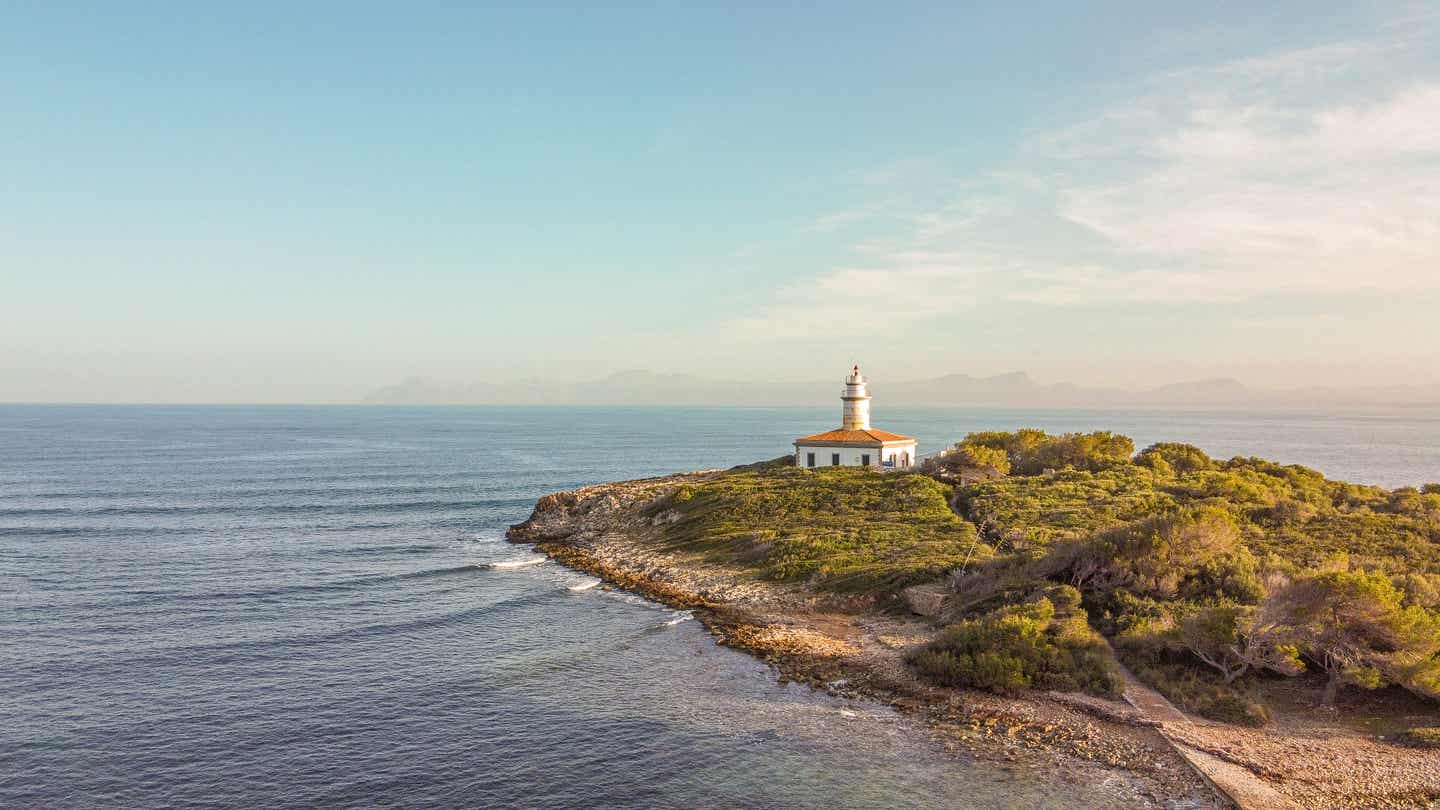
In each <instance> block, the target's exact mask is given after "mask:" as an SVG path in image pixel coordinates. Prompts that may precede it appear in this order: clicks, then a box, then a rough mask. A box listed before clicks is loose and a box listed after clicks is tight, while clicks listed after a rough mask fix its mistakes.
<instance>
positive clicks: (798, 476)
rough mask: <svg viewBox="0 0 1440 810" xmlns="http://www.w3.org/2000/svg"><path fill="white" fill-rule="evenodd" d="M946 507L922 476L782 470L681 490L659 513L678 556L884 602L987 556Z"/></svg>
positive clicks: (761, 469)
mask: <svg viewBox="0 0 1440 810" xmlns="http://www.w3.org/2000/svg"><path fill="white" fill-rule="evenodd" d="M949 497H950V488H949V487H947V486H945V485H943V484H941V483H939V482H937V481H935V480H934V479H932V478H930V477H928V476H925V475H919V474H883V473H880V472H876V471H873V470H867V469H860V468H856V467H826V468H820V469H815V470H808V469H799V468H796V467H794V466H791V465H790V464H788V463H786V462H785V461H776V462H769V463H766V464H760V465H754V466H752V467H747V468H740V469H737V470H734V471H732V472H730V473H728V474H726V475H724V476H721V477H719V478H716V479H714V480H712V481H708V482H706V483H703V484H698V485H687V486H684V487H682V488H681V489H680V490H678V491H677V492H676V493H675V494H674V495H672V496H671V497H670V498H669V499H668V500H667V501H666V502H664V503H661V504H657V505H656V506H655V507H654V511H655V513H656V515H657V516H659V517H660V518H661V519H660V520H659V522H660V523H661V524H662V525H663V526H664V535H665V540H666V542H667V543H669V544H670V545H671V546H672V547H675V548H687V549H692V550H695V551H698V552H701V553H704V554H706V555H707V556H709V557H711V558H713V559H719V560H724V561H727V562H732V563H738V564H742V565H745V566H748V567H751V568H753V569H755V571H756V572H757V573H758V574H759V575H760V576H763V577H765V578H767V579H772V580H779V581H802V580H803V581H808V582H810V583H812V584H813V585H814V586H815V587H818V588H822V589H828V590H840V591H852V592H854V591H865V592H880V593H887V594H888V593H893V592H894V591H896V590H898V589H900V588H903V587H905V586H907V585H912V584H916V583H920V582H928V581H934V580H937V579H941V578H943V577H944V576H945V575H946V574H947V573H948V572H950V571H952V570H955V569H956V568H959V567H961V566H963V565H964V564H965V563H966V561H967V560H969V561H974V560H977V559H981V558H983V557H984V556H987V555H988V554H989V548H988V547H986V546H984V545H983V544H981V543H979V542H978V538H977V535H976V531H975V527H974V526H973V525H971V524H970V523H968V522H966V521H965V520H964V519H962V518H960V517H959V516H958V515H956V514H955V512H954V510H952V509H951V508H950V504H949ZM666 513H670V514H669V516H668V519H667V517H666Z"/></svg>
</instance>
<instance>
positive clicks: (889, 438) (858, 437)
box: [795, 428, 915, 444]
mask: <svg viewBox="0 0 1440 810" xmlns="http://www.w3.org/2000/svg"><path fill="white" fill-rule="evenodd" d="M913 441H915V440H914V439H912V438H910V437H909V436H901V435H900V434H898V433H889V432H887V431H884V430H875V429H873V428H872V429H870V430H846V429H845V428H840V429H839V430H827V431H825V432H824V433H816V434H815V435H814V436H801V437H800V438H798V439H796V440H795V444H830V443H840V442H844V443H846V444H885V443H887V442H913Z"/></svg>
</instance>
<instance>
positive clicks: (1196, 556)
mask: <svg viewBox="0 0 1440 810" xmlns="http://www.w3.org/2000/svg"><path fill="white" fill-rule="evenodd" d="M952 505H953V506H954V507H956V508H952ZM957 508H958V511H959V513H960V514H958V515H957V513H956V509H957ZM652 509H653V513H652V515H653V518H654V520H655V523H656V525H658V526H661V527H662V531H663V534H664V540H665V542H666V543H668V544H669V545H670V546H671V547H674V548H685V549H690V550H693V551H696V552H697V553H700V554H702V555H705V556H707V557H709V558H711V559H716V560H721V561H725V562H729V563H733V564H739V565H742V566H745V567H749V568H751V569H753V570H754V571H755V572H756V574H757V575H758V576H761V577H764V578H768V579H772V580H779V581H791V582H799V581H803V582H807V583H809V584H810V585H812V586H813V587H816V588H820V589H828V590H836V591H849V592H864V593H869V594H874V595H876V596H893V595H894V594H895V593H896V592H897V591H899V590H900V589H902V588H904V587H905V586H908V585H912V584H917V583H923V582H936V581H946V582H948V583H949V584H950V597H949V599H948V600H947V602H946V610H947V616H946V618H945V621H947V622H948V623H949V624H948V626H947V627H946V629H944V630H943V632H942V633H941V634H940V635H939V636H938V637H937V638H936V640H935V641H934V642H933V643H931V644H929V645H927V646H925V647H924V648H923V649H919V650H916V651H915V652H914V653H912V655H911V656H910V659H909V660H910V663H911V665H912V666H913V667H914V669H915V670H916V671H917V672H918V673H920V674H921V675H922V676H923V677H925V678H927V679H929V680H932V681H933V682H935V683H938V684H943V685H952V686H965V687H973V688H981V689H990V690H994V691H997V692H1014V691H1016V690H1020V689H1031V688H1036V689H1079V690H1086V691H1090V692H1095V693H1100V694H1106V693H1111V692H1113V691H1114V690H1115V689H1116V688H1117V686H1116V685H1117V683H1118V679H1117V678H1116V676H1115V669H1114V662H1113V654H1112V653H1111V648H1112V646H1113V649H1114V650H1115V651H1116V652H1117V653H1118V654H1119V656H1120V659H1121V660H1123V661H1124V662H1126V663H1127V664H1128V665H1129V666H1130V667H1131V668H1132V669H1133V671H1135V672H1136V674H1137V675H1138V676H1140V677H1141V678H1142V679H1144V680H1146V681H1147V682H1149V683H1150V684H1152V685H1153V686H1155V687H1156V688H1157V689H1159V690H1160V691H1161V692H1162V693H1164V694H1166V695H1167V696H1169V697H1170V698H1171V700H1173V701H1174V702H1176V703H1178V704H1180V705H1181V706H1183V707H1184V708H1186V709H1188V710H1189V711H1192V712H1195V713H1197V714H1201V715H1204V716H1207V717H1212V718H1215V719H1220V720H1225V721H1228V722H1235V723H1243V724H1249V725H1258V724H1262V723H1264V722H1265V721H1266V719H1267V716H1268V715H1267V712H1266V710H1265V708H1264V707H1263V706H1261V705H1260V704H1259V703H1258V702H1257V701H1256V700H1255V698H1254V697H1253V695H1254V694H1255V690H1254V685H1255V683H1256V680H1257V679H1259V678H1285V677H1295V676H1300V675H1305V674H1307V673H1308V674H1309V676H1310V677H1312V678H1314V679H1315V680H1316V682H1317V684H1318V685H1320V686H1321V689H1320V691H1319V694H1318V695H1317V697H1319V698H1320V700H1322V701H1323V702H1325V703H1333V702H1334V701H1335V700H1336V698H1337V696H1338V694H1339V693H1340V691H1341V690H1347V689H1351V690H1353V689H1358V690H1373V689H1380V688H1386V687H1397V688H1402V689H1405V690H1408V691H1410V692H1412V693H1414V694H1416V695H1419V696H1422V697H1424V698H1428V699H1432V700H1440V485H1435V484H1429V485H1426V486H1424V487H1420V488H1411V487H1407V488H1401V489H1397V490H1393V491H1391V490H1385V489H1382V488H1379V487H1372V486H1362V485H1357V484H1349V483H1345V482H1341V481H1332V480H1329V479H1326V478H1325V477H1324V476H1323V475H1321V474H1320V473H1318V472H1316V471H1314V470H1311V469H1307V468H1305V467H1301V466H1296V465H1281V464H1276V463H1274V462H1270V461H1266V460H1264V459H1258V458H1243V457H1241V458H1233V459H1230V460H1228V461H1221V460H1216V459H1212V458H1210V457H1209V456H1208V455H1206V454H1205V453H1204V452H1202V451H1201V450H1199V449H1198V448H1196V447H1192V446H1190V445H1186V444H1177V443H1163V444H1156V445H1153V446H1151V447H1147V448H1145V449H1143V450H1141V451H1140V452H1139V453H1138V454H1137V453H1136V452H1135V447H1134V444H1133V443H1132V442H1131V440H1130V439H1129V438H1127V437H1125V436H1121V435H1118V434H1113V433H1105V432H1099V433H1087V434H1066V435H1062V436H1052V435H1049V434H1046V433H1044V432H1043V431H1039V430H1021V431H1017V432H1014V433H999V432H986V433H976V434H972V435H971V436H969V437H967V438H966V439H965V440H964V441H962V442H960V443H959V444H957V445H956V446H955V447H954V448H951V449H950V450H949V451H947V452H945V453H943V454H941V455H940V456H938V457H937V458H935V459H933V460H932V461H931V462H929V463H928V464H927V465H926V466H925V467H923V468H922V469H921V470H920V471H919V472H917V473H891V474H882V473H879V472H876V471H872V470H864V469H858V468H853V467H832V468H823V469H817V470H811V469H798V468H796V467H794V466H793V465H792V464H790V463H789V462H788V459H778V460H776V461H774V462H768V463H765V464H759V465H753V466H751V467H746V468H737V469H736V470H733V471H730V472H729V473H727V474H725V475H722V476H718V477H715V478H713V479H710V480H707V481H705V482H703V483H698V484H691V485H686V486H684V487H681V488H680V489H679V490H678V491H676V492H675V493H674V494H673V495H672V496H670V497H669V498H668V499H666V500H665V501H663V502H661V503H657V504H655V505H654V506H653V507H652ZM1107 638H1108V640H1109V642H1108V643H1107V640H1106V639H1107ZM1422 736H1423V735H1422Z"/></svg>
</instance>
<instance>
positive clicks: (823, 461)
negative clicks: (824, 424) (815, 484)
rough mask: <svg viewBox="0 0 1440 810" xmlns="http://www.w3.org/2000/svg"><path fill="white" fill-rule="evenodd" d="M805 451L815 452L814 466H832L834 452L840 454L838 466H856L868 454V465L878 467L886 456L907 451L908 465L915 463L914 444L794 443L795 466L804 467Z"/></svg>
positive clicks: (896, 455) (891, 456)
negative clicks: (849, 444)
mask: <svg viewBox="0 0 1440 810" xmlns="http://www.w3.org/2000/svg"><path fill="white" fill-rule="evenodd" d="M806 453H814V454H815V466H816V467H829V466H832V465H831V461H830V459H831V454H834V453H839V454H840V466H842V467H858V466H860V458H861V456H866V455H868V456H870V466H871V467H877V468H878V467H879V466H880V465H881V463H882V462H883V461H884V460H885V459H886V458H895V457H898V456H899V455H901V454H902V453H909V454H910V465H911V466H914V465H915V447H914V445H907V446H900V447H885V448H880V447H825V446H823V445H796V446H795V466H797V467H805V466H807V465H806V463H805V454H806ZM896 469H903V468H902V467H899V466H897V467H896Z"/></svg>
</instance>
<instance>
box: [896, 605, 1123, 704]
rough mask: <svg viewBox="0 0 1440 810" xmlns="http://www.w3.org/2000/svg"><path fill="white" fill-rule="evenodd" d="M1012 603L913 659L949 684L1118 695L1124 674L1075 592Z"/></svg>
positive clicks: (949, 631)
mask: <svg viewBox="0 0 1440 810" xmlns="http://www.w3.org/2000/svg"><path fill="white" fill-rule="evenodd" d="M1053 593H1054V596H1055V597H1056V600H1057V601H1059V602H1060V603H1061V604H1062V605H1063V610H1062V611H1060V612H1057V610H1056V603H1055V602H1052V601H1051V599H1049V598H1047V597H1043V596H1042V597H1038V598H1035V599H1033V600H1032V601H1029V602H1024V603H1021V604H1017V605H1010V606H1006V607H1002V608H999V609H997V610H994V611H991V612H990V613H987V614H985V615H984V616H981V617H979V618H976V619H968V620H966V621H962V622H960V623H958V624H953V625H951V626H950V627H948V628H946V629H945V631H944V632H943V633H941V634H940V637H939V638H937V639H936V640H935V641H934V642H932V643H931V644H930V645H929V646H927V647H926V648H924V649H922V650H920V651H918V652H916V653H914V654H913V655H911V657H910V664H911V665H912V666H913V667H914V668H915V669H916V671H917V672H919V673H920V675H922V676H923V677H925V678H928V679H929V680H931V681H933V682H935V683H938V684H940V685H942V686H956V687H969V688H973V689H985V690H988V691H992V692H999V693H1001V694H1014V693H1016V692H1019V691H1021V690H1024V689H1028V688H1035V689H1056V690H1063V691H1076V690H1084V691H1088V692H1094V693H1097V694H1106V695H1113V694H1116V693H1117V692H1118V691H1119V688H1120V679H1119V677H1118V676H1117V674H1116V672H1115V669H1114V666H1113V664H1112V663H1111V661H1110V658H1109V655H1108V652H1107V650H1106V647H1105V644H1104V642H1103V641H1102V640H1101V639H1100V638H1099V636H1097V635H1096V634H1095V632H1094V631H1093V630H1091V629H1090V628H1089V625H1088V624H1087V622H1086V619H1085V613H1084V611H1083V610H1082V609H1081V608H1080V607H1079V600H1078V594H1075V593H1074V592H1073V589H1071V590H1068V591H1063V590H1062V591H1055V592H1053Z"/></svg>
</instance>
